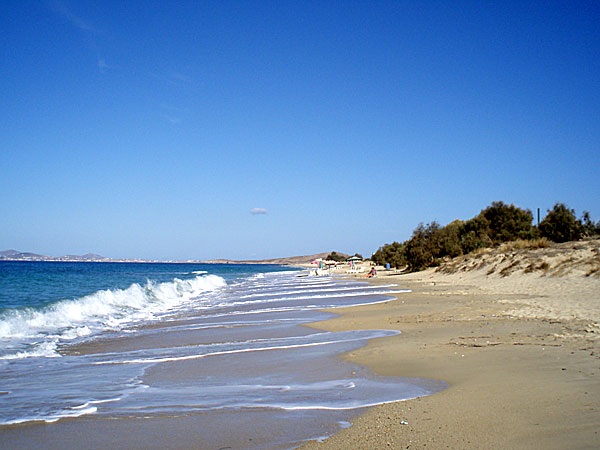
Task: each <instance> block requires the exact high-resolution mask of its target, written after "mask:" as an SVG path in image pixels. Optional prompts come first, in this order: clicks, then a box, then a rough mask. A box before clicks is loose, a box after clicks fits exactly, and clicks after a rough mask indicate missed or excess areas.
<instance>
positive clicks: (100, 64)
mask: <svg viewBox="0 0 600 450" xmlns="http://www.w3.org/2000/svg"><path fill="white" fill-rule="evenodd" d="M111 68H112V67H111V66H109V65H108V64H107V63H106V60H105V59H104V58H98V70H99V71H100V73H105V72H106V71H107V70H108V69H111Z"/></svg>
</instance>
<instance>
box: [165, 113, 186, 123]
mask: <svg viewBox="0 0 600 450" xmlns="http://www.w3.org/2000/svg"><path fill="white" fill-rule="evenodd" d="M161 117H162V118H163V119H165V120H167V121H168V122H170V123H180V122H181V119H180V118H179V117H173V116H170V115H167V114H161Z"/></svg>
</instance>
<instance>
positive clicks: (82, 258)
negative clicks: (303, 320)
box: [0, 250, 330, 265]
mask: <svg viewBox="0 0 600 450" xmlns="http://www.w3.org/2000/svg"><path fill="white" fill-rule="evenodd" d="M329 254H330V253H329V252H324V253H315V254H313V255H304V256H289V257H284V258H272V259H260V260H232V259H212V260H205V261H200V260H191V259H190V260H185V261H160V260H148V259H115V258H107V257H105V256H101V255H97V254H95V253H87V254H85V255H64V256H47V255H40V254H37V253H31V252H20V251H18V250H3V251H0V261H60V262H125V263H131V262H137V263H203V264H281V265H296V264H308V263H310V262H311V261H314V260H315V259H319V258H321V259H325V258H326V257H327V256H328V255H329Z"/></svg>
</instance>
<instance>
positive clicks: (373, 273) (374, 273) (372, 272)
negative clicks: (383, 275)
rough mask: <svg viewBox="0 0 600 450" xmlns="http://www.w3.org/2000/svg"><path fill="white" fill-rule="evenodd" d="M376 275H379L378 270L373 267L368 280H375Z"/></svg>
mask: <svg viewBox="0 0 600 450" xmlns="http://www.w3.org/2000/svg"><path fill="white" fill-rule="evenodd" d="M376 275H377V269H375V267H371V270H370V271H369V273H368V274H367V278H373V277H374V276H376Z"/></svg>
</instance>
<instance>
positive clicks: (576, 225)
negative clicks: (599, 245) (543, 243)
mask: <svg viewBox="0 0 600 450" xmlns="http://www.w3.org/2000/svg"><path fill="white" fill-rule="evenodd" d="M539 230H540V234H541V235H542V237H545V238H548V239H550V240H551V241H554V242H567V241H576V240H578V239H580V238H581V237H582V235H583V233H584V227H583V225H582V224H581V222H580V221H579V220H577V218H576V216H575V211H574V210H573V209H569V208H568V207H567V206H566V205H565V204H564V203H557V204H555V205H554V208H552V210H548V214H547V215H546V217H544V220H542V221H541V222H540V225H539Z"/></svg>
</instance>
